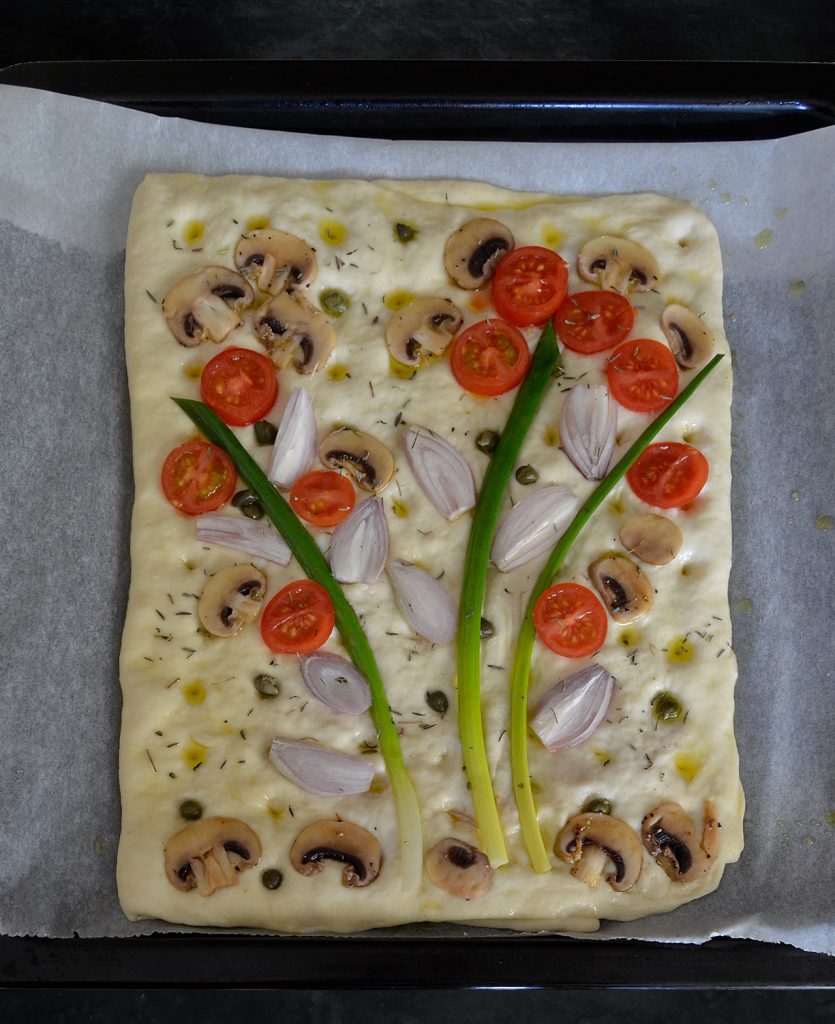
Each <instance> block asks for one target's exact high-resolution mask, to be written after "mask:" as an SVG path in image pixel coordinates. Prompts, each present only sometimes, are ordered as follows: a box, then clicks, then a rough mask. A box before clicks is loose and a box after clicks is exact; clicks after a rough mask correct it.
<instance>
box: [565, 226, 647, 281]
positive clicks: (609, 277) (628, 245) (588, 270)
mask: <svg viewBox="0 0 835 1024" xmlns="http://www.w3.org/2000/svg"><path fill="white" fill-rule="evenodd" d="M577 273H578V274H579V275H580V277H581V278H582V279H583V280H584V281H589V282H590V283H591V284H596V285H597V286H598V287H600V288H603V289H605V290H608V291H615V292H621V293H622V294H623V293H627V292H648V291H649V290H650V288H653V287H655V282H656V281H657V280H658V263H657V261H656V259H655V257H654V256H653V255H652V253H651V252H649V250H647V249H645V248H644V247H643V246H642V245H640V244H639V243H638V242H633V241H630V239H628V238H617V237H616V236H614V235H600V236H599V237H598V238H592V239H591V241H588V242H586V244H585V245H584V246H583V247H582V249H581V250H580V253H579V255H578V256H577Z"/></svg>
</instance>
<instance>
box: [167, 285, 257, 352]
mask: <svg viewBox="0 0 835 1024" xmlns="http://www.w3.org/2000/svg"><path fill="white" fill-rule="evenodd" d="M254 298H255V293H254V292H253V290H252V288H251V287H250V286H249V285H248V284H247V282H246V281H245V280H244V279H243V278H242V277H241V275H240V274H236V273H235V271H234V270H228V269H227V268H226V267H203V269H202V270H198V271H196V272H195V273H194V274H189V275H188V276H187V277H183V278H180V280H179V281H178V282H177V283H176V284H175V285H174V287H173V288H172V289H171V291H169V293H168V294H167V295H166V296H165V298H164V299H163V300H162V315H163V316H164V317H165V320H166V322H167V324H168V326H169V327H170V328H171V332H172V334H173V335H174V337H175V338H176V339H177V341H179V343H180V344H181V345H185V346H186V348H194V346H195V345H199V344H201V343H202V342H204V341H214V342H221V341H223V339H224V338H226V337H227V335H229V334H230V333H231V332H232V331H234V330H235V328H236V327H240V326H241V324H242V323H243V322H244V321H243V316H242V311H243V310H244V309H245V308H246V307H247V306H250V305H252V301H253V299H254Z"/></svg>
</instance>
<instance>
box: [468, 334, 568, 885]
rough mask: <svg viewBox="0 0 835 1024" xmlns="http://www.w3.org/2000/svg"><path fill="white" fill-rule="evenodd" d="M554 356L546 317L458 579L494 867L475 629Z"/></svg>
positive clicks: (473, 785) (473, 769) (474, 750)
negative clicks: (503, 513) (504, 506)
mask: <svg viewBox="0 0 835 1024" xmlns="http://www.w3.org/2000/svg"><path fill="white" fill-rule="evenodd" d="M558 359H559V351H558V348H557V339H556V337H555V336H554V329H553V327H552V326H551V323H550V321H549V323H548V325H547V326H546V327H545V329H544V330H543V332H542V335H541V336H540V339H539V342H538V344H537V346H536V350H535V352H534V354H533V360H532V362H531V367H530V369H529V370H528V375H527V377H526V378H525V380H524V381H523V383H522V385H521V387H520V388H519V391H518V393H517V395H516V400H515V402H514V403H513V409H512V410H511V412H510V416H509V417H508V420H507V424H506V426H505V428H504V430H503V431H502V435H501V439H500V440H499V443H498V446H497V447H496V450H495V451H494V452H493V454H492V455H491V457H490V465H489V466H488V467H487V472H486V473H485V475H484V483H483V484H482V485H481V492H480V494H479V497H478V504H477V505H476V509H475V516H474V518H473V525H472V528H471V530H470V539H469V543H468V545H467V555H466V559H465V562H464V580H463V583H462V585H461V601H460V605H459V610H458V726H459V730H460V734H461V747H462V750H463V755H464V768H465V770H466V772H467V779H468V781H469V783H470V789H471V791H472V796H473V807H474V809H475V817H476V822H477V824H478V830H479V833H480V834H481V841H482V843H483V845H484V852H485V854H486V855H487V858H488V860H489V861H490V863H491V864H492V865H493V867H494V868H495V867H500V866H501V865H502V864H506V863H507V859H508V858H507V850H506V848H505V842H504V832H503V830H502V824H501V821H500V820H499V812H498V809H497V807H496V797H495V795H494V793H493V783H492V780H491V778H490V766H489V764H488V762H487V752H486V749H485V745H484V724H483V721H482V717H481V650H482V645H481V640H480V633H481V612H482V606H483V604H484V589H485V584H486V581H487V564H488V561H489V558H490V547H491V544H492V542H493V534H494V533H495V532H496V521H497V519H498V517H499V511H500V509H501V503H502V498H503V497H504V493H505V490H506V489H507V484H508V481H509V480H510V474H511V472H512V470H513V467H514V466H515V465H516V460H517V458H518V456H519V450H520V448H521V447H522V442H523V441H524V440H525V437H526V436H527V433H528V430H529V429H530V425H531V423H532V422H533V418H534V416H535V415H536V411H537V409H538V408H539V405H540V403H541V401H542V396H543V394H544V393H545V388H546V387H547V385H548V381H549V380H550V379H551V374H552V373H553V371H554V367H555V366H556V365H557V360H558Z"/></svg>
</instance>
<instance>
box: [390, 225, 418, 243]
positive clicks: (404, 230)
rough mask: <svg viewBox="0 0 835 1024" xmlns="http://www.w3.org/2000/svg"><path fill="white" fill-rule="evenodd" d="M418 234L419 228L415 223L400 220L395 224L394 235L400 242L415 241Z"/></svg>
mask: <svg viewBox="0 0 835 1024" xmlns="http://www.w3.org/2000/svg"><path fill="white" fill-rule="evenodd" d="M417 236H418V229H417V228H416V227H415V226H414V224H407V223H406V222H405V221H402V220H399V221H398V222H397V223H396V224H395V225H394V237H395V238H396V239H397V241H398V242H402V243H403V244H404V245H405V244H406V243H407V242H411V241H413V240H414V239H415V238H417Z"/></svg>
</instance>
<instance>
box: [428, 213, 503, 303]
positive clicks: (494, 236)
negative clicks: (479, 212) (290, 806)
mask: <svg viewBox="0 0 835 1024" xmlns="http://www.w3.org/2000/svg"><path fill="white" fill-rule="evenodd" d="M514 245H515V242H514V239H513V233H512V232H511V230H510V229H509V228H506V227H505V226H504V224H500V223H499V221H497V220H492V219H491V218H490V217H477V218H476V219H475V220H468V221H467V223H466V224H462V225H461V227H460V228H456V230H455V231H453V233H452V234H451V235H450V236H449V238H448V239H447V241H446V245H445V246H444V266H445V267H446V271H447V273H448V274H449V276H450V277H451V278H452V280H453V281H454V282H455V283H456V284H457V285H458V286H459V287H460V288H466V289H467V290H468V291H474V290H475V289H476V288H481V286H482V285H484V284H487V282H488V281H489V280H490V278H491V277H492V276H493V274H494V273H495V271H496V264H497V263H498V262H499V260H500V259H501V258H502V256H504V254H505V253H506V252H510V250H511V249H512V248H513V246H514Z"/></svg>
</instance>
